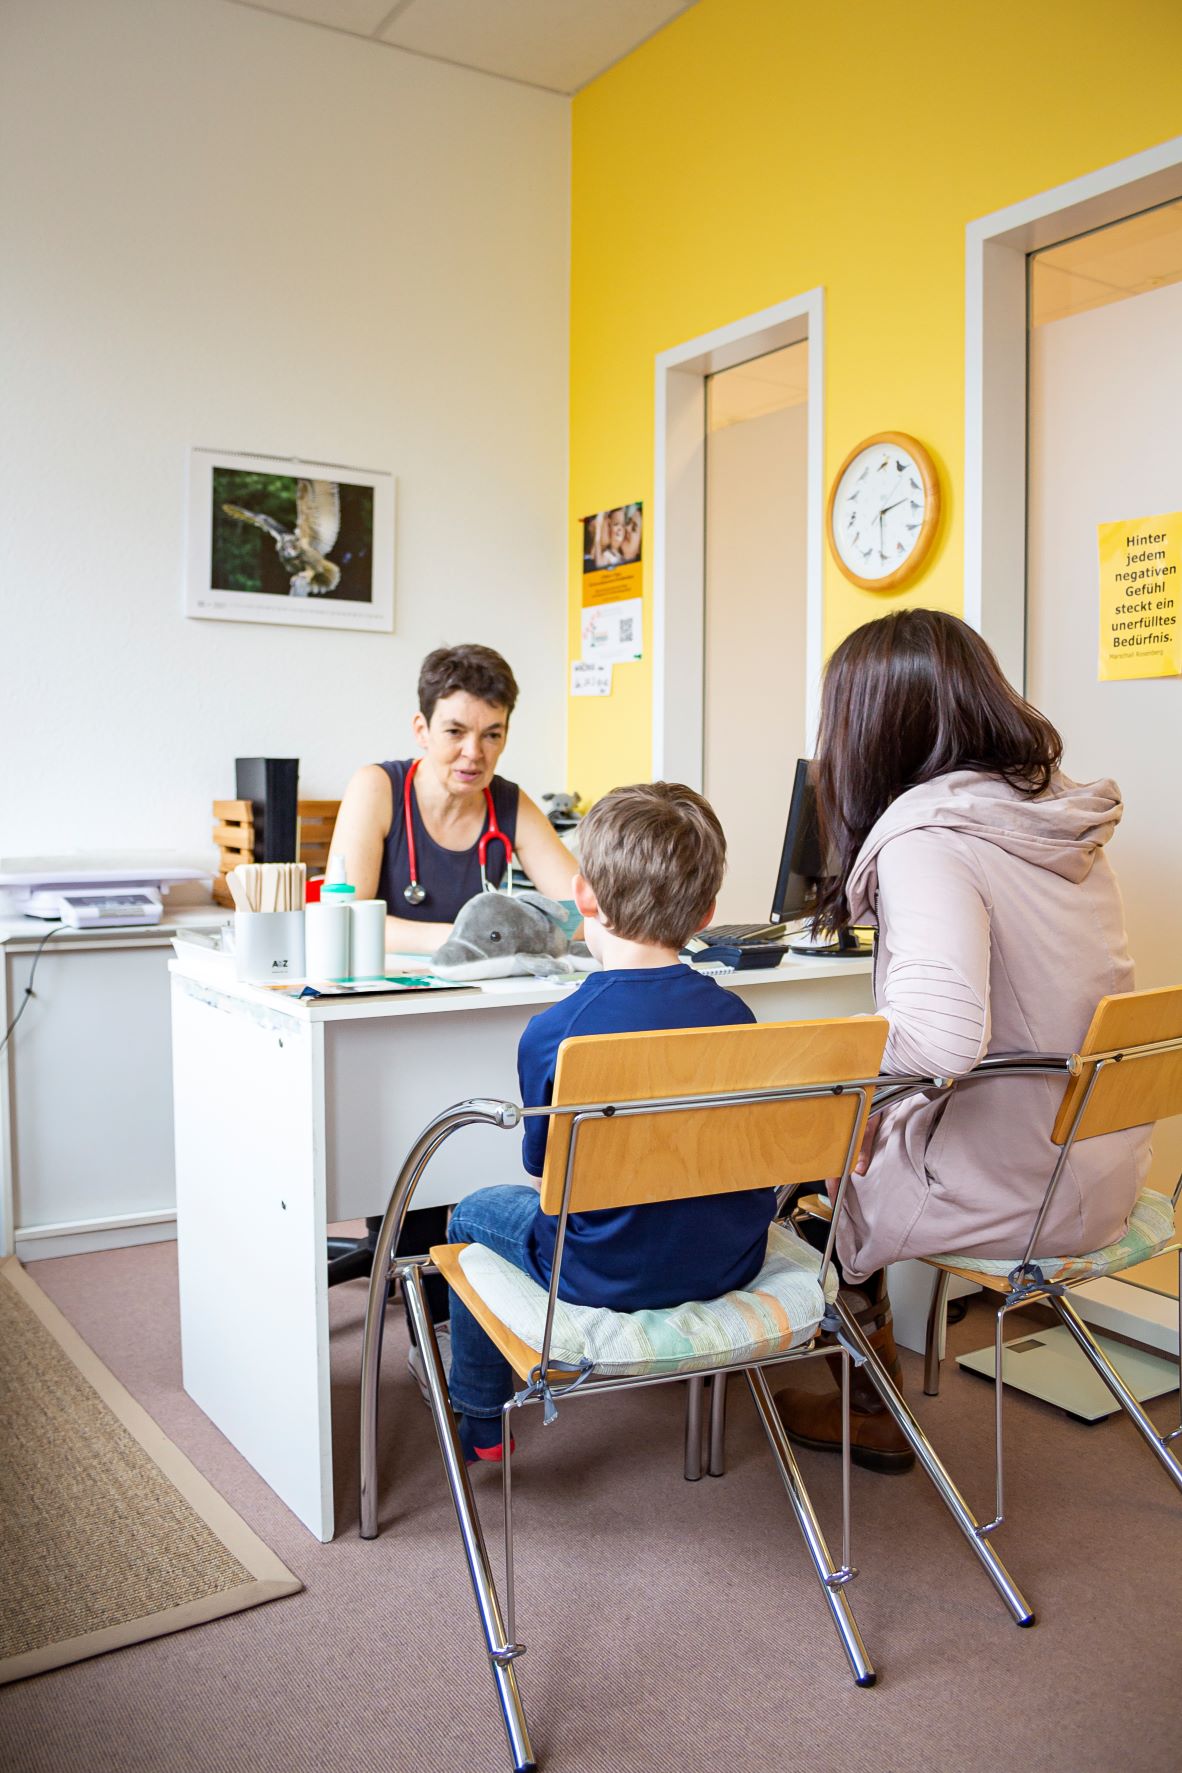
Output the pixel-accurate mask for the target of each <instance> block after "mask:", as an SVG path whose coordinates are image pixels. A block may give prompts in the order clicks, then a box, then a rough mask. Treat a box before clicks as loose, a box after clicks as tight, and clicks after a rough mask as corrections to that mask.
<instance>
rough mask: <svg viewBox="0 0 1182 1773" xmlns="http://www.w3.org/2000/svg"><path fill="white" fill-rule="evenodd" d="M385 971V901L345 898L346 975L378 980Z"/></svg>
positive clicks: (382, 976) (383, 975)
mask: <svg viewBox="0 0 1182 1773" xmlns="http://www.w3.org/2000/svg"><path fill="white" fill-rule="evenodd" d="M385 972H386V901H385V900H384V899H350V901H349V978H350V979H381V978H384V977H385Z"/></svg>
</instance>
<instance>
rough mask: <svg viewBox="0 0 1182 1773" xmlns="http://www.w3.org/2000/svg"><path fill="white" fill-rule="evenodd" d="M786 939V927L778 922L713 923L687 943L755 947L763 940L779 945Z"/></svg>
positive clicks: (713, 946)
mask: <svg viewBox="0 0 1182 1773" xmlns="http://www.w3.org/2000/svg"><path fill="white" fill-rule="evenodd" d="M783 940H784V929H783V927H782V926H781V925H780V924H778V923H712V924H711V925H710V928H709V929H707V930H699V931H698V933H697V935H696V936H692V937H691V938H690V940H689V941H688V942H687V943H686V947H687V948H690V949H693V948H696V947H697V946H698V945H699V944H703V945H704V946H705V947H707V948H754V947H756V946H758V945H759V944H760V943H763V942H771V943H775V944H777V945H779V944H780V943H782V942H783Z"/></svg>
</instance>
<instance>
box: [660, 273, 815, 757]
mask: <svg viewBox="0 0 1182 1773" xmlns="http://www.w3.org/2000/svg"><path fill="white" fill-rule="evenodd" d="M806 339H807V341H808V384H809V387H808V529H807V544H806V549H807V567H806V587H807V590H806V617H805V634H804V647H805V670H806V689H805V696H806V701H805V708H806V717H807V723H808V742H809V744H810V745H811V743H812V738H813V735H814V734H815V732H816V721H817V700H818V695H819V689H820V676H821V631H822V630H821V624H822V591H821V574H822V546H821V526H822V521H823V516H824V508H823V507H824V444H825V434H824V411H825V402H824V342H825V339H824V291H823V290H822V289H810V290H807V291H806V292H805V294H804V295H799V296H794V297H793V298H792V299H791V300H790V301H786V302H777V303H776V305H775V306H774V307H771V308H764V309H762V310H761V312H760V313H758V314H749V315H748V316H747V317H746V318H745V319H743V320H735V321H733V322H732V323H731V324H730V325H729V326H721V327H718V328H717V329H716V330H715V331H714V332H707V333H702V334H701V335H700V337H698V338H696V339H689V340H688V341H687V342H686V343H685V344H683V345H674V346H673V347H672V348H671V349H670V350H668V351H661V352H659V353H658V355H657V360H656V426H655V430H656V463H655V470H654V475H653V487H654V501H653V502H654V511H653V525H652V563H653V564H652V573H653V579H652V583H653V774H654V776H656V777H658V778H660V777H665V778H667V779H669V780H673V781H679V782H687V783H688V784H689V785H690V786H691V787H693V788H699V789H700V788H701V786H702V766H703V753H702V746H703V730H704V721H703V692H704V685H705V617H706V377H707V376H709V375H715V374H717V373H718V371H720V370H724V369H734V368H735V366H736V365H737V364H740V363H747V362H750V360H751V359H752V358H754V357H763V356H766V354H767V353H768V352H769V351H778V350H780V349H781V348H782V347H783V346H785V345H796V344H800V343H801V341H802V340H806ZM795 638H796V637H795V636H794V635H793V633H792V629H791V625H788V626H787V628H786V630H785V636H784V639H785V643H786V644H787V645H791V644H792V642H793V640H794V639H795ZM768 688H769V690H771V691H772V692H773V693H774V673H773V674H771V676H770V677H769V683H768Z"/></svg>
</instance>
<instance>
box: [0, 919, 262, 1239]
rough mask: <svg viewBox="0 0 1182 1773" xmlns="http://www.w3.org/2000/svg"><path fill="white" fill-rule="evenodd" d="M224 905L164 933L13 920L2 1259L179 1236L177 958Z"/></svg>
mask: <svg viewBox="0 0 1182 1773" xmlns="http://www.w3.org/2000/svg"><path fill="white" fill-rule="evenodd" d="M227 916H228V913H227V912H225V911H222V910H220V909H219V908H218V907H217V906H216V905H208V906H206V907H201V908H194V909H191V910H184V911H177V912H168V911H166V913H165V921H164V922H163V923H161V924H158V925H156V926H155V927H145V928H137V929H103V930H75V929H69V928H64V927H62V926H61V925H58V924H54V923H46V922H44V921H42V920H41V919H39V918H35V917H5V918H0V1035H3V1032H4V1030H5V1029H6V1028H7V1027H8V1025H9V1023H10V1022H11V1021H12V1019H13V1017H14V1016H15V1015H16V1014H17V1012H18V1010H19V1009H20V1007H21V1004H22V1003H25V995H24V994H25V987H26V986H27V985H28V983H29V978H30V975H31V973H32V970H33V964H34V960H35V959H36V951H37V947H38V945H39V944H40V943H41V942H43V941H44V940H45V938H46V936H47V935H49V933H50V931H52V932H53V934H52V936H51V938H50V940H49V941H48V942H47V943H46V946H45V948H44V951H43V953H42V954H41V957H40V960H39V962H38V964H37V977H36V984H35V993H34V996H33V997H32V998H31V999H30V1000H28V1002H27V1003H26V1007H25V1010H24V1014H23V1015H22V1016H21V1019H20V1022H19V1024H18V1026H17V1028H16V1030H15V1032H14V1033H13V1036H12V1039H11V1040H10V1041H9V1043H8V1046H7V1048H6V1049H5V1051H4V1054H3V1055H2V1056H0V1253H2V1254H4V1255H11V1254H12V1252H13V1250H14V1249H15V1250H16V1253H17V1254H18V1255H19V1256H20V1257H21V1259H22V1260H23V1261H26V1262H28V1261H33V1260H35V1259H37V1258H38V1257H42V1256H70V1255H74V1254H76V1253H78V1252H79V1251H83V1250H96V1249H104V1248H107V1247H109V1246H112V1245H116V1244H130V1243H143V1242H147V1241H153V1240H155V1239H158V1238H170V1237H172V1236H173V1235H174V1221H175V1216H176V1215H175V1190H174V1184H173V1132H172V1073H171V1063H170V1053H169V1000H168V962H169V960H170V959H171V957H172V936H173V933H174V932H175V931H177V930H182V929H194V928H196V929H210V928H216V927H217V926H218V925H219V924H222V923H224V922H225V921H226V919H227Z"/></svg>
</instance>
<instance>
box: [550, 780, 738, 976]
mask: <svg viewBox="0 0 1182 1773" xmlns="http://www.w3.org/2000/svg"><path fill="white" fill-rule="evenodd" d="M579 868H580V871H581V873H582V875H583V878H584V880H585V881H586V882H587V884H588V886H589V887H590V888H591V891H592V892H593V893H594V894H595V897H596V899H597V900H598V901H599V910H600V916H601V920H602V922H603V923H604V925H605V926H606V927H607V928H609V929H610V930H611V931H612V932H613V933H614V934H615V935H617V936H623V937H624V939H625V940H626V941H629V942H652V943H655V944H659V945H660V946H661V947H663V948H681V947H683V946H684V944H685V943H686V942H687V941H688V940H689V938H690V937H691V936H692V935H693V934H694V931H695V930H697V929H698V928H699V926H700V925H701V922H702V919H703V918H704V917H705V916H706V914H707V912H708V911H709V910H710V907H711V905H713V903H714V901H715V899H716V898H717V897H718V889H719V887H720V886H721V885H722V877H723V875H724V874H725V872H726V838H725V837H724V836H723V834H722V826H721V825H720V824H719V822H718V815H717V814H716V813H715V811H714V808H713V807H712V806H711V805H710V803H709V801H707V800H703V798H702V796H701V795H700V794H695V792H694V790H693V789H692V788H686V787H685V786H684V785H683V784H682V783H681V782H641V783H638V784H637V785H636V786H635V787H632V788H613V789H612V791H611V793H610V794H605V795H604V797H603V799H602V800H597V801H596V803H595V805H594V806H593V807H592V808H591V811H590V812H589V813H588V814H587V816H586V818H585V819H584V820H583V821H582V823H581V825H580V826H579Z"/></svg>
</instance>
